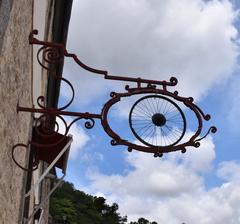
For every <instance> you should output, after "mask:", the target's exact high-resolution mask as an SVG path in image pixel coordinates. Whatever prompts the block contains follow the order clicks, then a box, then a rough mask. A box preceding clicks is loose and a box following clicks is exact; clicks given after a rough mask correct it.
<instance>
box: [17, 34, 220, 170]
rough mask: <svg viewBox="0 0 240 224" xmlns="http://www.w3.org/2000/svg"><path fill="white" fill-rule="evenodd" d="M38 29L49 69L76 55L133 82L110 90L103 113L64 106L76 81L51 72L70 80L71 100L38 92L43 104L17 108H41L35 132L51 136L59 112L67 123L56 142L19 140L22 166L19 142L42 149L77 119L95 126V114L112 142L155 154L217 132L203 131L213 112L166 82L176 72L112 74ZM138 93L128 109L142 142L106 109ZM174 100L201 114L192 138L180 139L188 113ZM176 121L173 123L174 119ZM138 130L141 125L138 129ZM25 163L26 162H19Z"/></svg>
mask: <svg viewBox="0 0 240 224" xmlns="http://www.w3.org/2000/svg"><path fill="white" fill-rule="evenodd" d="M37 34H38V31H37V30H33V31H32V32H31V33H30V35H29V43H30V44H31V45H40V46H41V47H40V49H39V50H38V53H37V60H38V62H39V64H40V65H41V66H42V67H43V68H44V69H46V70H48V71H52V70H54V68H55V66H54V65H56V64H58V63H61V62H63V60H64V57H68V58H72V59H73V60H74V61H75V62H76V63H77V64H78V65H79V66H80V67H81V68H83V69H85V70H87V71H89V72H91V73H95V74H98V75H102V76H103V77H104V79H108V80H116V81H125V82H132V83H135V84H136V85H135V86H129V85H126V86H125V92H123V93H116V92H111V94H110V97H111V98H110V100H108V101H107V102H106V103H105V104H104V106H103V108H102V110H101V112H100V113H99V114H93V113H89V112H85V113H83V112H72V111H67V110H66V109H67V108H68V107H69V106H70V105H71V103H72V102H73V100H74V96H75V92H74V88H73V86H72V84H71V83H70V82H69V81H68V80H67V79H66V78H63V77H60V76H58V75H56V74H54V73H53V74H51V72H49V74H50V75H52V76H53V77H54V79H55V80H56V81H62V82H65V83H66V84H67V85H69V87H70V89H71V91H72V96H71V99H70V100H69V102H68V103H67V104H66V105H65V106H63V107H59V108H48V107H46V106H45V105H46V102H45V97H44V96H39V97H38V99H37V104H38V107H39V108H34V107H32V108H28V107H22V106H19V105H17V111H18V112H30V113H39V114H40V115H41V116H40V117H39V118H37V119H36V120H35V127H36V131H37V133H38V134H39V135H40V136H41V137H43V138H46V139H48V138H52V137H54V136H55V135H57V134H58V131H59V124H58V123H57V121H56V118H58V119H60V120H61V121H62V123H63V124H64V126H65V133H64V134H63V135H62V138H57V140H56V141H55V142H52V143H50V144H41V143H39V142H35V141H29V142H28V144H16V145H15V146H13V148H12V156H13V160H14V161H15V162H16V164H17V165H18V166H20V165H19V164H18V163H17V161H16V159H15V156H14V152H15V149H16V148H18V147H25V148H28V147H29V146H35V147H37V148H38V149H39V150H41V149H48V148H49V149H50V148H51V147H54V146H56V145H58V144H61V142H62V141H64V139H65V138H66V136H67V134H68V132H69V130H70V128H71V126H72V125H73V124H74V123H75V122H77V121H79V120H85V128H88V129H90V128H92V127H93V126H94V124H95V121H94V119H99V120H100V121H101V124H102V127H103V129H104V131H105V132H106V133H107V134H108V135H109V136H110V137H111V138H112V140H111V145H113V146H115V145H125V146H127V148H128V151H132V150H138V151H142V152H147V153H153V154H154V156H155V157H161V156H162V155H163V153H168V152H173V151H178V150H180V151H181V152H182V153H185V152H186V147H188V146H192V147H199V146H200V141H201V140H202V139H203V138H205V137H206V136H207V135H208V134H209V133H210V132H211V133H215V132H216V131H217V129H216V127H214V126H212V127H210V128H209V130H208V131H207V133H206V134H204V135H202V128H203V120H206V121H208V120H210V115H209V114H204V113H203V111H202V110H201V109H200V108H199V107H198V106H197V105H196V104H195V103H194V102H193V101H194V100H193V98H192V97H181V96H179V95H178V92H177V91H175V92H170V91H169V90H168V87H173V86H176V85H177V83H178V80H177V78H175V77H171V78H170V80H169V81H157V80H149V79H142V78H132V77H123V76H116V75H110V74H108V72H107V71H104V70H99V69H95V68H91V67H89V66H88V65H86V64H84V63H83V62H82V61H81V60H80V59H79V58H78V57H77V56H76V55H75V54H72V53H69V52H68V51H67V50H66V48H65V46H64V45H62V44H59V43H54V42H47V41H40V40H38V39H37V38H36V37H35V35H37ZM138 94H146V96H144V97H142V98H140V99H138V100H137V101H136V102H135V103H134V105H133V106H132V108H131V111H130V114H129V125H130V129H131V130H132V132H133V134H134V136H135V137H136V139H137V140H138V141H139V144H138V143H133V142H130V141H128V140H126V139H123V138H121V137H120V136H119V135H118V134H117V133H115V132H114V131H113V130H112V128H111V127H110V125H109V122H108V112H109V110H110V108H111V107H112V106H113V105H114V104H116V103H118V102H119V101H120V100H121V99H122V98H124V97H129V96H133V95H138ZM175 101H178V102H181V103H183V104H184V105H185V106H186V107H188V108H189V109H190V110H192V111H193V112H194V113H195V115H196V118H197V121H198V126H197V130H196V131H195V133H194V134H193V135H192V136H191V137H190V138H189V140H188V141H185V142H183V141H182V139H183V137H184V135H185V132H186V118H185V115H184V113H183V111H182V109H181V108H180V107H179V106H178V105H177V104H176V102H175ZM64 116H71V117H74V119H73V120H72V122H71V123H70V124H67V122H66V121H65V119H64ZM171 122H172V123H171ZM139 130H140V131H139ZM38 163H39V159H38V158H37V156H36V160H35V163H34V168H33V169H36V168H37V165H38ZM20 167H21V168H22V169H24V170H27V171H28V169H26V168H24V167H22V166H20Z"/></svg>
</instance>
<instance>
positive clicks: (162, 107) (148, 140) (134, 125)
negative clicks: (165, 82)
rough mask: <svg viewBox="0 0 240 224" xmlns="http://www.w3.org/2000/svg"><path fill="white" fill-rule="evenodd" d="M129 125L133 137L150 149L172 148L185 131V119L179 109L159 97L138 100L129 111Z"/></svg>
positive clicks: (167, 99)
mask: <svg viewBox="0 0 240 224" xmlns="http://www.w3.org/2000/svg"><path fill="white" fill-rule="evenodd" d="M129 125H130V128H131V130H132V132H133V134H134V136H135V137H136V138H137V139H138V140H139V141H140V142H141V143H143V144H145V145H147V146H150V147H169V146H174V145H176V144H177V143H178V142H179V141H181V139H182V138H183V136H184V134H185V131H186V119H185V116H184V114H183V112H182V110H181V109H180V107H179V106H178V105H177V104H176V103H175V102H174V101H172V100H170V99H169V98H167V97H164V96H159V95H148V96H145V97H142V98H140V99H138V100H137V101H136V102H135V103H134V104H133V106H132V108H131V110H130V114H129Z"/></svg>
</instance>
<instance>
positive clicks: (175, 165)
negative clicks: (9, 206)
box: [60, 0, 240, 224]
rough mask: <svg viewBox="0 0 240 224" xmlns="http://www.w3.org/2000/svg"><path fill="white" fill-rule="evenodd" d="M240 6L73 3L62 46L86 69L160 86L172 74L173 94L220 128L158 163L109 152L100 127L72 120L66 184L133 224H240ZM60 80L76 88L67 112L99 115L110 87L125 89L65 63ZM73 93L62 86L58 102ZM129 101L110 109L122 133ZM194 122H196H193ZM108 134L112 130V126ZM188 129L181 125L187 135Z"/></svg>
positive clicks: (196, 0)
mask: <svg viewBox="0 0 240 224" xmlns="http://www.w3.org/2000/svg"><path fill="white" fill-rule="evenodd" d="M239 9H240V2H239V0H235V1H234V0H232V1H230V0H222V1H220V0H208V1H206V0H181V1H179V0H162V1H159V0H119V1H111V0H101V1H99V0H75V1H74V3H73V8H72V18H71V21H70V29H69V36H68V43H67V48H68V50H69V51H70V52H73V53H76V54H77V55H78V57H79V58H80V59H81V60H82V61H83V62H85V63H86V64H88V65H89V66H92V67H95V68H98V69H103V70H107V71H109V73H110V74H114V75H125V76H126V75H127V76H132V77H143V78H149V79H156V80H168V79H169V78H170V77H171V76H173V75H174V76H176V77H177V78H178V81H179V84H178V85H177V86H176V87H174V88H171V91H175V90H178V92H179V94H180V95H181V96H186V97H189V96H192V97H194V99H195V101H196V102H197V104H198V105H200V107H201V108H202V109H203V110H204V111H205V112H207V113H210V114H211V115H212V119H211V120H210V121H208V122H206V128H208V127H209V126H211V125H216V126H217V128H218V132H217V133H216V134H215V135H212V136H210V137H208V138H206V139H205V140H203V141H202V144H201V147H200V148H198V149H193V148H188V150H187V152H186V153H185V154H181V153H169V154H168V155H164V156H163V158H157V159H156V158H154V157H153V156H152V155H149V154H146V153H139V152H132V153H128V152H127V150H126V147H123V146H111V145H110V140H111V139H110V138H109V137H108V136H107V134H106V133H105V132H104V131H103V129H102V127H101V124H100V122H99V121H96V124H95V126H94V128H93V129H91V130H86V129H84V128H83V123H81V122H78V123H77V124H75V125H74V126H73V127H72V129H71V131H70V132H71V133H72V134H73V136H74V142H73V144H72V147H71V153H70V160H69V165H68V176H67V180H68V181H71V182H73V183H74V185H75V187H76V188H78V189H80V190H84V191H86V192H88V193H90V194H94V195H98V196H101V195H102V196H104V197H105V198H107V200H108V203H113V202H117V203H118V204H119V209H120V212H121V214H122V215H127V216H128V219H129V221H130V220H136V219H137V218H139V217H145V218H148V219H149V220H152V221H153V220H155V221H157V222H158V223H159V224H163V223H164V224H165V223H171V224H180V223H182V222H185V223H186V224H216V223H217V224H226V223H228V224H238V223H240V206H239V205H240V137H239V136H240V121H239V114H240V75H239V71H240V69H239V65H240V61H239V52H240V42H239V41H240V39H239V37H240V36H239V31H240V29H239V24H240V21H239V19H240V17H239ZM64 76H65V77H66V78H68V79H69V80H70V81H71V82H72V83H73V84H74V88H75V90H76V97H75V101H74V103H73V104H72V106H71V108H69V109H71V110H74V111H82V112H86V111H89V112H94V113H100V112H101V109H102V106H103V104H104V103H105V102H106V101H107V100H108V99H110V98H109V93H110V92H111V91H116V92H122V91H124V85H125V83H122V82H117V81H109V80H104V79H103V77H102V76H100V77H99V76H98V75H94V74H91V73H89V72H86V71H84V70H83V69H81V68H80V67H79V66H77V65H76V64H74V63H73V62H72V61H71V60H66V63H65V67H64ZM69 96H70V91H69V89H68V87H67V86H65V85H62V88H61V99H60V104H62V105H63V104H64V103H66V102H67V100H68V98H69ZM132 102H133V101H130V102H125V101H123V102H121V103H120V104H119V105H116V106H115V107H114V108H113V109H112V110H111V123H112V125H113V126H114V128H115V129H116V130H117V132H118V133H120V134H121V136H122V135H123V136H124V137H126V138H129V139H130V140H131V141H135V139H134V138H133V135H132V134H131V131H130V129H129V127H128V119H127V114H128V112H129V108H130V105H131V103H132ZM189 122H190V123H191V122H192V121H189ZM115 129H114V130H115ZM192 131H194V130H192V126H191V125H189V126H188V127H187V135H190V133H191V132H192Z"/></svg>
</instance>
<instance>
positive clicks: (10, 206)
mask: <svg viewBox="0 0 240 224" xmlns="http://www.w3.org/2000/svg"><path fill="white" fill-rule="evenodd" d="M8 3H9V4H8ZM32 4H33V1H32V0H14V1H9V0H2V1H1V2H0V12H1V13H0V15H1V16H0V27H1V30H0V31H1V34H0V143H1V149H0V223H1V224H15V223H20V220H21V216H22V207H23V206H22V203H23V191H24V186H25V179H26V173H25V172H24V171H23V170H21V169H19V168H18V167H17V166H16V165H15V164H14V163H13V161H12V159H11V148H12V146H13V145H14V144H16V143H26V142H27V141H28V140H29V138H30V133H31V115H30V114H29V113H18V114H17V112H16V105H17V103H18V102H19V104H20V105H22V106H31V105H32V101H31V95H32V94H31V91H32V90H31V86H32V84H31V80H32V77H31V76H32V48H31V46H30V45H29V44H28V35H29V33H30V31H31V30H32V14H33V12H32ZM2 12H3V13H2ZM16 154H17V159H18V161H21V164H23V165H24V164H26V163H27V158H28V155H27V152H26V150H25V149H24V148H19V150H17V151H16Z"/></svg>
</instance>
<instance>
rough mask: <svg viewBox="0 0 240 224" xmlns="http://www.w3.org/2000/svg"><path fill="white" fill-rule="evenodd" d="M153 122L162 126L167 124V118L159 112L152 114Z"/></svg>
mask: <svg viewBox="0 0 240 224" xmlns="http://www.w3.org/2000/svg"><path fill="white" fill-rule="evenodd" d="M152 122H153V124H155V125H156V126H158V127H162V126H163V125H165V124H166V118H165V116H164V115H163V114H160V113H157V114H154V115H153V116H152Z"/></svg>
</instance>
